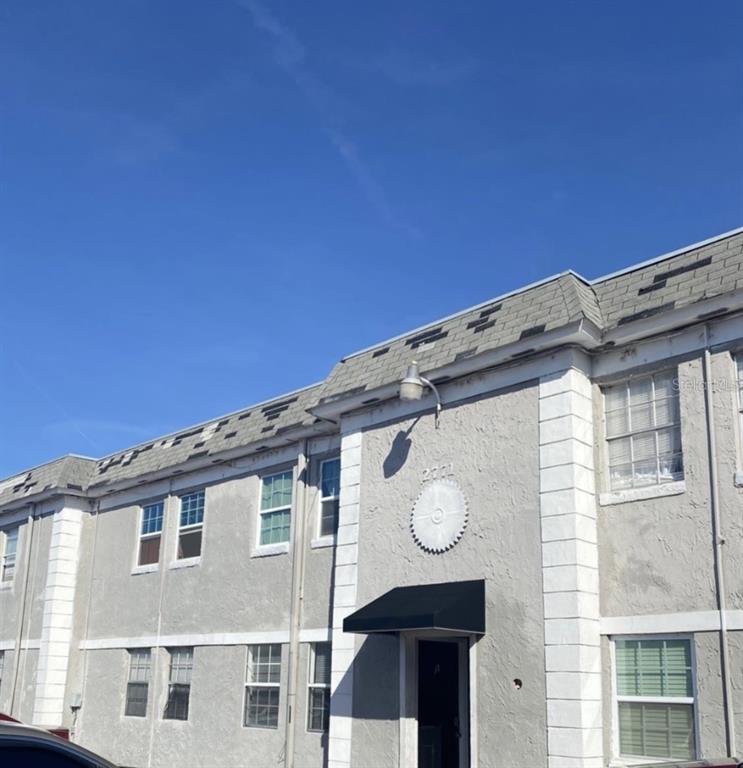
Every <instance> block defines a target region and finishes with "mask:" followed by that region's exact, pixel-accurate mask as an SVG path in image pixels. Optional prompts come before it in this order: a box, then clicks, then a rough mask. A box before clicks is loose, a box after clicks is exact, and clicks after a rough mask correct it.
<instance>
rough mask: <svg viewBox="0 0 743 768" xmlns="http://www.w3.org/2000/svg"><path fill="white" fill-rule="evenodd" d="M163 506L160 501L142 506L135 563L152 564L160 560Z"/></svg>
mask: <svg viewBox="0 0 743 768" xmlns="http://www.w3.org/2000/svg"><path fill="white" fill-rule="evenodd" d="M164 508H165V505H164V503H163V502H162V501H158V502H157V503H156V504H148V505H146V506H144V507H142V516H141V523H140V530H139V553H138V556H137V565H154V564H155V563H157V562H159V560H160V539H161V538H162V531H163V511H164Z"/></svg>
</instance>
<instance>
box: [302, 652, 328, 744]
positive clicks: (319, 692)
mask: <svg viewBox="0 0 743 768" xmlns="http://www.w3.org/2000/svg"><path fill="white" fill-rule="evenodd" d="M329 717H330V643H313V644H312V646H311V648H310V677H309V683H308V701H307V730H308V731H327V730H328V720H329Z"/></svg>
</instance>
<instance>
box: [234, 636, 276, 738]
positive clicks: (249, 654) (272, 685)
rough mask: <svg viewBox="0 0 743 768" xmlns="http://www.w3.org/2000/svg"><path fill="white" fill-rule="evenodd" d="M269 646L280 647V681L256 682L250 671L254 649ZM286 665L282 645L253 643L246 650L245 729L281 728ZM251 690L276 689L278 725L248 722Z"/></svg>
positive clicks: (243, 716)
mask: <svg viewBox="0 0 743 768" xmlns="http://www.w3.org/2000/svg"><path fill="white" fill-rule="evenodd" d="M269 645H278V646H279V681H278V682H277V683H273V682H262V683H259V682H254V681H252V680H251V679H250V671H251V669H252V667H253V656H252V654H253V649H254V648H262V647H264V646H269ZM283 665H284V648H283V644H282V643H251V644H250V645H249V646H247V648H246V655H245V686H244V690H243V709H242V714H241V720H242V727H243V728H257V729H259V730H263V731H276V730H278V729H279V728H280V726H281V722H280V721H281V676H282V675H281V673H282V671H283V669H282V667H283ZM251 688H271V689H274V688H275V689H276V690H277V691H278V693H279V703H278V709H277V713H276V725H251V724H250V723H248V722H247V706H248V697H249V692H250V689H251Z"/></svg>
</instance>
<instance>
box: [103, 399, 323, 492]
mask: <svg viewBox="0 0 743 768" xmlns="http://www.w3.org/2000/svg"><path fill="white" fill-rule="evenodd" d="M318 389H319V385H313V386H311V387H306V388H305V389H301V390H297V391H296V392H292V393H290V394H288V395H283V396H282V397H278V398H275V399H273V400H268V401H266V402H263V403H258V404H257V405H253V406H251V407H250V408H244V409H243V410H241V411H237V412H235V413H231V414H229V415H227V416H222V417H221V418H218V419H213V420H212V421H209V422H206V423H204V424H199V425H197V426H195V427H189V428H187V429H184V430H181V431H180V432H177V433H174V434H172V435H166V436H165V437H160V438H157V439H156V440H151V441H149V442H147V443H142V444H141V445H137V446H135V447H133V448H128V449H127V450H125V451H120V452H119V453H115V454H112V455H111V456H107V457H105V458H103V459H101V460H99V461H98V462H96V465H95V469H94V471H93V473H92V477H91V479H90V486H91V487H94V486H96V485H100V484H103V483H112V482H116V481H119V480H123V479H126V478H134V477H138V476H141V475H147V474H150V473H152V472H157V471H159V470H162V469H168V468H170V467H172V468H175V467H177V466H178V465H179V464H182V463H183V462H185V461H188V460H189V459H197V458H200V457H204V456H210V455H213V454H217V453H221V452H223V451H226V450H229V449H231V448H239V447H242V446H247V445H251V444H254V443H260V442H261V441H263V440H268V439H269V438H273V437H276V436H280V435H281V434H283V433H286V432H290V431H291V430H293V429H295V428H300V427H305V426H309V425H311V424H313V423H314V422H315V421H316V419H315V417H314V416H311V415H310V414H309V413H308V412H307V409H308V408H309V407H310V406H311V405H314V404H315V402H316V401H317V391H318Z"/></svg>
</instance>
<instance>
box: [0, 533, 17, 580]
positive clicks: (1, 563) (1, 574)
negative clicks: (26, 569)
mask: <svg viewBox="0 0 743 768" xmlns="http://www.w3.org/2000/svg"><path fill="white" fill-rule="evenodd" d="M12 531H15V550H14V551H13V554H12V555H9V554H8V535H9V534H10V533H11V532H12ZM2 536H3V556H2V558H0V587H4V588H5V589H8V588H9V587H11V586H12V584H13V582H14V581H15V574H16V571H17V570H18V543H19V542H20V539H21V526H20V525H11V526H9V527H8V528H5V529H3V531H2ZM10 558H12V560H13V578H12V579H6V578H5V572H6V570H7V568H8V561H9V560H10Z"/></svg>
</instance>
